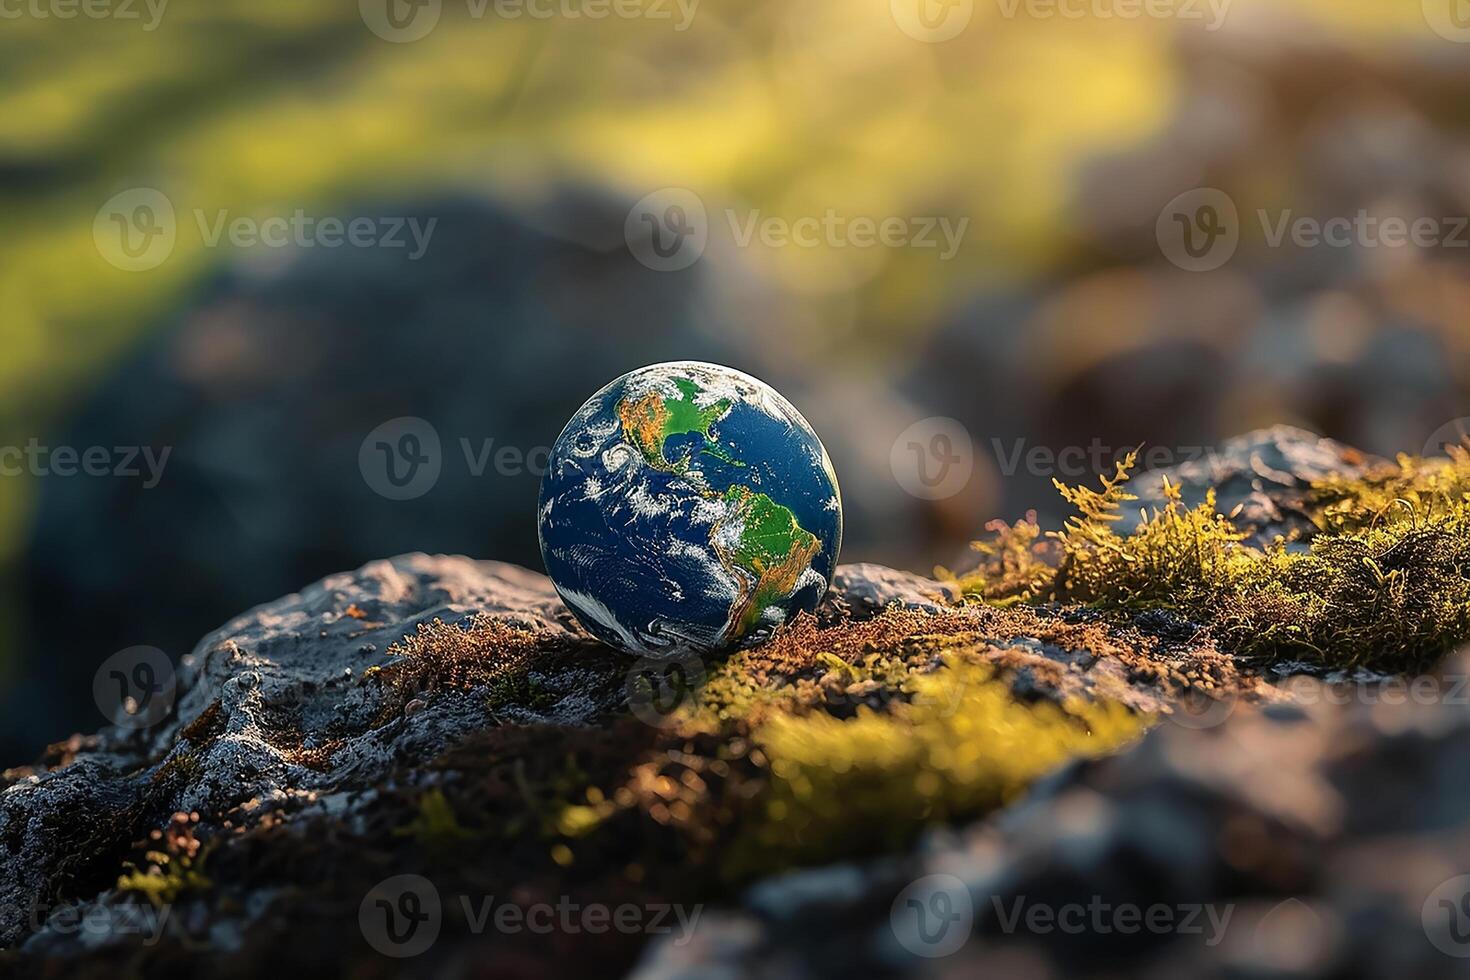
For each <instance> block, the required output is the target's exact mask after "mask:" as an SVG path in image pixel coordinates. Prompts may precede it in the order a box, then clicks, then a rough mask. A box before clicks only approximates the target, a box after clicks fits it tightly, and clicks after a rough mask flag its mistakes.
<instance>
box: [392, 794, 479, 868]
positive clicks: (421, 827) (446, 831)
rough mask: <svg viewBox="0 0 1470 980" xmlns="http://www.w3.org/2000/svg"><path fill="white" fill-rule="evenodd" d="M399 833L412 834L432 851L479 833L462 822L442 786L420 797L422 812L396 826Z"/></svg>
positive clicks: (395, 834) (419, 811)
mask: <svg viewBox="0 0 1470 980" xmlns="http://www.w3.org/2000/svg"><path fill="white" fill-rule="evenodd" d="M393 835H394V836H395V837H412V838H413V839H414V840H416V841H418V843H419V844H420V845H422V846H423V847H425V848H427V849H428V850H431V851H440V852H444V851H450V850H452V849H454V848H455V847H457V846H459V845H460V844H462V843H463V842H465V841H467V840H473V839H474V838H475V836H476V835H475V834H474V833H472V832H471V831H468V830H466V829H465V828H464V827H463V826H461V825H460V822H459V817H458V816H457V815H456V814H455V812H454V807H453V806H451V805H450V803H449V800H448V798H447V797H445V795H444V791H443V790H442V789H440V788H439V787H437V786H436V787H434V788H432V789H430V790H428V791H427V792H426V793H424V794H423V795H422V796H420V797H419V801H418V813H417V814H415V815H414V818H413V820H412V821H410V822H409V823H408V824H407V825H406V826H403V827H395V828H393Z"/></svg>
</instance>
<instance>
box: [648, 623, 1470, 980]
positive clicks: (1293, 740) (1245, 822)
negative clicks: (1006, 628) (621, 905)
mask: <svg viewBox="0 0 1470 980" xmlns="http://www.w3.org/2000/svg"><path fill="white" fill-rule="evenodd" d="M1467 677H1470V651H1467V652H1466V653H1465V654H1462V655H1460V656H1459V657H1457V658H1454V659H1452V660H1451V661H1449V662H1447V663H1446V664H1445V665H1444V668H1443V670H1442V671H1441V672H1440V673H1439V674H1438V675H1437V676H1434V677H1428V676H1426V677H1423V678H1420V679H1418V681H1417V682H1416V683H1415V684H1412V685H1405V684H1403V683H1392V682H1390V683H1384V682H1381V681H1375V682H1368V683H1344V682H1339V683H1335V684H1334V683H1324V682H1321V681H1318V680H1315V679H1306V678H1299V679H1298V680H1297V681H1295V682H1294V683H1293V684H1292V693H1293V694H1294V696H1295V699H1296V703H1295V704H1292V705H1275V706H1271V707H1269V708H1266V709H1259V708H1254V707H1250V708H1246V707H1238V708H1237V709H1236V710H1235V711H1233V712H1231V713H1229V714H1228V715H1222V716H1220V717H1218V718H1215V719H1213V721H1212V723H1210V724H1207V725H1204V726H1203V727H1199V726H1195V725H1165V726H1163V727H1161V728H1160V729H1158V730H1157V731H1156V732H1154V733H1153V734H1152V735H1150V737H1149V738H1147V739H1145V740H1144V741H1143V742H1142V743H1141V744H1140V745H1139V746H1137V747H1136V748H1135V749H1133V750H1131V751H1129V752H1126V753H1124V754H1122V755H1118V756H1114V757H1112V758H1108V759H1103V760H1099V761H1096V762H1090V763H1084V764H1081V765H1079V766H1076V767H1074V768H1072V769H1070V770H1067V771H1064V772H1063V773H1061V774H1059V776H1058V777H1056V778H1054V779H1052V780H1049V781H1048V782H1046V783H1044V784H1042V785H1041V786H1039V787H1038V789H1037V791H1036V792H1035V793H1033V794H1032V796H1031V797H1030V798H1028V799H1027V800H1026V801H1024V802H1023V803H1021V804H1019V805H1018V806H1016V807H1014V808H1013V809H1012V810H1010V811H1009V812H1007V813H1006V814H1004V815H1003V816H1001V817H1000V818H998V819H996V820H994V821H991V822H988V823H985V824H980V825H976V826H972V827H969V828H966V829H964V830H961V831H958V832H951V831H945V832H941V833H935V834H932V835H930V837H929V838H928V839H927V840H926V841H925V842H924V843H923V844H922V845H921V846H920V847H919V848H917V849H916V850H915V852H914V853H913V854H912V855H910V856H908V857H905V858H901V859H897V860H892V859H889V860H883V861H875V862H871V863H867V864H861V865H845V866H841V867H835V868H824V869H819V870H814V871H806V872H798V873H795V874H792V875H789V876H787V877H784V878H780V879H776V880H773V881H770V882H767V883H763V884H761V885H758V886H756V887H754V888H751V889H750V890H748V891H747V892H746V893H745V895H744V897H743V899H742V901H741V903H740V908H739V909H738V910H734V911H722V912H717V913H715V914H712V915H709V916H707V917H706V918H705V919H704V920H703V921H702V922H701V924H700V929H699V930H698V932H697V933H696V936H695V940H694V941H693V942H691V943H686V944H684V945H683V946H675V945H673V944H672V943H661V944H659V945H657V946H655V947H654V948H652V949H651V950H649V952H648V954H647V955H646V956H645V958H644V960H643V962H642V963H641V965H640V969H639V970H638V972H637V974H636V975H637V976H638V977H640V978H643V980H655V978H657V980H664V978H671V977H683V976H707V975H725V976H761V975H770V974H771V973H779V974H780V975H782V976H786V977H849V976H853V975H857V974H866V973H869V972H870V971H876V972H878V973H883V974H917V973H921V972H923V969H924V967H925V965H926V957H927V956H929V955H934V954H937V953H940V952H942V951H943V950H944V948H945V947H944V946H943V945H942V943H943V939H942V938H941V939H933V940H932V941H927V942H926V941H925V939H924V938H922V937H921V936H920V935H919V934H918V933H917V932H916V931H909V926H912V925H913V924H914V917H913V915H912V913H911V912H909V913H906V912H905V906H904V905H903V903H901V902H900V901H899V899H900V898H903V897H905V896H911V895H913V894H919V895H921V896H925V898H924V900H925V901H932V900H933V896H934V895H935V894H937V893H941V892H942V893H944V894H945V895H946V896H947V897H948V899H949V900H950V905H949V907H951V908H953V909H956V910H959V909H962V908H963V909H964V911H963V914H962V915H961V914H960V913H959V912H954V913H952V914H954V915H959V918H956V919H955V920H954V921H953V925H952V927H951V928H952V929H953V930H954V931H955V932H956V933H963V936H962V938H965V939H967V940H968V941H967V942H965V944H964V945H963V947H962V948H957V949H955V951H954V952H953V953H952V954H949V955H947V956H946V958H945V959H943V960H940V961H938V962H941V963H943V969H944V971H945V973H946V975H953V976H1008V977H1009V976H1015V977H1058V976H1086V977H1110V976H1119V975H1127V976H1137V977H1158V978H1164V977H1172V976H1229V977H1261V978H1265V977H1354V976H1363V977H1392V976H1415V977H1426V978H1430V977H1446V978H1448V977H1459V976H1463V975H1464V973H1463V964H1464V959H1463V957H1465V956H1467V955H1470V936H1467V935H1466V934H1465V933H1464V916H1465V912H1464V909H1465V908H1466V905H1465V903H1466V902H1467V901H1470V900H1467V898H1466V896H1467V895H1470V875H1467V868H1470V785H1467V784H1466V782H1465V780H1464V779H1463V772H1464V764H1463V758H1462V757H1463V746H1464V744H1465V741H1466V739H1470V696H1467V688H1466V683H1465V681H1466V678H1467ZM929 876H946V877H943V878H938V879H935V878H930V877H929ZM915 882H921V883H924V882H927V883H933V885H934V887H933V888H932V889H931V890H929V891H927V892H926V891H918V892H914V891H906V889H910V887H911V886H912V885H913V884H914V883H915ZM922 887H923V885H922V884H921V885H920V888H921V889H922ZM934 907H935V908H939V907H940V906H938V905H935V906H934ZM1151 908H1154V909H1158V911H1156V912H1155V913H1154V915H1155V916H1156V917H1157V918H1156V920H1155V921H1156V922H1157V923H1159V924H1160V925H1159V926H1158V927H1157V928H1150V927H1149V926H1148V925H1147V923H1148V920H1147V919H1146V918H1145V916H1146V915H1147V914H1148V910H1149V909H1151ZM1035 910H1040V911H1039V912H1038V911H1035ZM931 924H932V923H931ZM1099 924H1100V925H1099ZM938 931H939V930H937V929H936V930H935V931H934V932H933V933H931V936H933V935H935V934H937V933H938Z"/></svg>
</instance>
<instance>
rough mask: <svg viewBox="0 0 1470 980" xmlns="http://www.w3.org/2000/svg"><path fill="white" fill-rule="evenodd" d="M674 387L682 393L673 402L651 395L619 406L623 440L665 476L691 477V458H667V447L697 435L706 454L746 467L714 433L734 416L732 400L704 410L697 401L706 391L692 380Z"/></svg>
mask: <svg viewBox="0 0 1470 980" xmlns="http://www.w3.org/2000/svg"><path fill="white" fill-rule="evenodd" d="M674 386H675V387H676V388H678V389H679V394H678V396H677V397H674V398H669V397H665V396H664V395H660V394H659V393H658V392H656V391H651V392H649V393H648V394H646V395H644V396H643V397H642V398H639V399H637V400H635V401H628V400H627V399H623V400H622V401H620V402H618V408H617V412H618V419H619V421H621V422H622V424H623V437H624V438H625V439H627V440H628V441H629V442H631V443H632V444H633V445H634V446H636V447H637V448H638V451H639V452H640V453H642V454H643V458H644V459H646V460H647V461H648V465H649V466H652V467H653V468H654V469H657V470H662V471H663V472H665V473H677V474H679V475H680V476H687V475H688V473H689V454H688V453H685V454H684V455H683V456H682V457H680V458H679V459H677V460H671V459H669V458H668V457H667V456H665V455H664V443H665V442H667V441H668V439H669V438H670V437H671V436H679V435H686V434H688V433H692V432H697V433H698V434H699V435H701V436H703V437H704V448H703V449H702V450H701V451H702V452H706V453H709V454H710V455H711V456H714V457H715V458H716V459H720V460H723V461H725V462H726V463H729V464H731V465H732V466H744V465H745V464H744V463H741V462H740V461H739V460H737V459H735V458H734V457H732V456H731V455H730V454H729V453H727V452H726V451H725V450H724V449H722V448H721V447H720V445H719V443H718V442H716V440H715V436H714V434H713V433H712V432H711V429H712V427H713V426H714V424H715V423H716V422H718V421H719V420H720V419H722V418H724V417H725V416H726V415H728V414H729V413H730V408H731V402H730V400H729V399H728V398H721V399H720V400H719V401H717V402H715V403H713V404H711V405H704V406H701V405H700V404H699V403H698V402H696V401H695V397H696V396H697V395H699V394H700V392H702V391H703V390H704V389H702V388H700V387H699V385H697V384H695V383H694V382H693V381H691V380H690V379H688V378H675V379H674Z"/></svg>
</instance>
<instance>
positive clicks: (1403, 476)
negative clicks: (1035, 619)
mask: <svg viewBox="0 0 1470 980" xmlns="http://www.w3.org/2000/svg"><path fill="white" fill-rule="evenodd" d="M1134 463H1135V458H1134V456H1133V455H1131V454H1130V455H1129V456H1128V458H1126V459H1125V460H1124V461H1122V462H1121V463H1119V464H1118V467H1117V470H1116V472H1115V473H1114V474H1113V475H1112V476H1109V477H1105V478H1104V479H1103V480H1102V483H1101V487H1100V489H1097V490H1093V489H1091V488H1087V487H1067V486H1064V485H1062V484H1060V483H1059V484H1058V485H1057V486H1058V489H1059V491H1060V492H1061V494H1062V496H1063V497H1064V498H1065V499H1066V500H1067V501H1068V502H1069V503H1070V504H1072V505H1073V507H1074V508H1076V510H1077V514H1076V515H1075V516H1074V517H1072V518H1071V519H1069V520H1068V521H1067V523H1066V526H1065V527H1064V528H1063V529H1062V530H1061V531H1056V532H1051V533H1050V535H1049V538H1050V543H1051V544H1052V546H1053V551H1052V553H1051V555H1050V558H1051V560H1050V561H1047V560H1044V559H1043V558H1042V557H1040V556H1038V554H1037V550H1038V549H1036V548H1035V547H1034V545H1035V542H1036V538H1037V535H1036V534H1035V532H1034V530H1032V529H1031V528H1029V527H1026V526H1024V525H1017V526H1016V527H1014V528H1000V529H998V533H997V535H996V537H995V539H994V540H992V541H989V542H986V543H984V544H982V545H981V550H982V551H983V552H984V553H985V554H987V555H988V556H989V557H990V558H991V561H989V562H987V563H986V564H983V565H982V566H981V568H980V569H979V570H977V572H975V573H974V574H972V575H970V576H967V577H966V578H964V579H962V580H960V582H961V585H962V587H963V589H964V592H965V593H966V594H967V595H969V596H972V597H975V598H977V599H980V600H982V601H985V602H988V603H992V604H1005V603H1014V602H1037V601H1056V602H1067V603H1079V604H1085V605H1088V606H1091V607H1093V608H1095V609H1099V610H1103V611H1105V612H1106V611H1113V612H1117V613H1119V614H1123V615H1126V614H1128V613H1129V612H1130V611H1136V610H1138V609H1146V608H1160V607H1163V608H1169V609H1172V610H1174V611H1176V612H1177V613H1178V614H1180V615H1181V616H1184V617H1186V618H1187V619H1189V620H1191V621H1194V622H1197V623H1199V624H1202V625H1203V626H1205V627H1206V628H1207V629H1208V630H1209V633H1210V635H1212V636H1213V637H1214V638H1215V639H1216V640H1218V642H1219V643H1220V645H1221V647H1222V648H1223V649H1226V650H1228V651H1230V652H1232V653H1235V654H1238V655H1243V656H1248V657H1255V658H1261V659H1264V660H1268V661H1274V660H1285V659H1293V660H1295V659H1301V658H1304V657H1309V658H1313V659H1316V660H1318V661H1319V662H1321V663H1323V664H1324V665H1329V666H1356V665H1373V666H1377V667H1381V668H1386V669H1395V670H1397V669H1407V668H1410V667H1414V666H1417V665H1420V664H1423V663H1425V662H1427V661H1430V660H1432V659H1433V658H1434V657H1436V656H1437V655H1439V654H1441V653H1443V652H1444V651H1446V650H1448V649H1449V648H1451V647H1452V646H1454V645H1456V644H1458V643H1461V642H1463V641H1465V640H1466V639H1467V638H1470V454H1467V453H1466V452H1464V451H1463V450H1456V449H1453V448H1452V449H1451V457H1450V458H1448V459H1442V460H1415V459H1410V458H1408V457H1403V458H1401V459H1400V461H1399V465H1398V467H1397V469H1394V470H1391V471H1388V472H1383V473H1377V474H1373V475H1372V476H1370V477H1368V478H1365V479H1360V480H1355V481H1350V480H1343V479H1334V480H1329V481H1325V482H1323V483H1322V484H1320V485H1318V486H1317V487H1315V488H1314V490H1313V492H1312V494H1311V497H1310V501H1311V506H1312V507H1313V509H1314V518H1315V519H1316V521H1317V523H1318V525H1319V527H1320V528H1321V532H1320V533H1319V534H1317V535H1316V536H1315V537H1314V538H1313V539H1312V541H1311V547H1310V550H1306V551H1302V550H1289V549H1288V548H1287V547H1286V542H1284V541H1279V540H1278V541H1277V542H1276V543H1275V544H1274V545H1273V546H1271V547H1269V548H1266V549H1265V550H1261V549H1256V548H1251V547H1247V546H1246V545H1245V544H1243V540H1244V536H1243V535H1242V534H1241V533H1240V532H1238V531H1237V530H1236V529H1235V527H1234V525H1233V524H1232V523H1231V521H1230V519H1229V517H1227V516H1226V515H1222V514H1220V513H1218V511H1217V510H1216V506H1215V498H1214V495H1213V493H1211V494H1209V495H1208V496H1207V498H1206V500H1205V501H1204V502H1203V503H1202V504H1200V505H1199V506H1198V507H1194V508H1189V507H1186V506H1185V505H1184V503H1183V501H1182V499H1181V496H1180V493H1179V490H1178V488H1177V487H1174V486H1172V485H1171V484H1169V482H1168V480H1167V478H1166V479H1165V480H1164V498H1165V503H1164V506H1163V507H1162V508H1160V509H1158V510H1155V511H1153V512H1151V513H1147V514H1145V515H1144V519H1143V520H1142V521H1141V523H1140V524H1139V525H1138V527H1137V528H1136V529H1135V530H1134V531H1133V532H1132V533H1131V534H1127V535H1122V534H1118V533H1117V532H1116V531H1115V530H1114V528H1113V523H1114V522H1116V521H1117V520H1118V518H1119V517H1120V515H1121V510H1122V507H1123V506H1125V505H1126V504H1127V503H1128V502H1129V501H1132V500H1134V499H1136V498H1135V497H1134V496H1133V495H1132V494H1130V493H1128V491H1127V485H1128V479H1129V473H1130V470H1131V469H1132V467H1133V465H1134Z"/></svg>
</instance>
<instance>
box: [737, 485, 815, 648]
mask: <svg viewBox="0 0 1470 980" xmlns="http://www.w3.org/2000/svg"><path fill="white" fill-rule="evenodd" d="M724 499H725V503H727V504H729V505H730V511H729V513H728V515H727V516H726V517H725V518H724V519H722V520H721V522H720V523H719V524H717V525H716V526H715V528H714V533H713V534H712V535H711V540H712V542H713V544H714V548H715V552H716V553H717V554H718V555H719V556H720V562H721V563H722V564H723V565H724V566H725V567H726V568H727V569H729V570H730V572H731V573H732V574H734V575H735V577H736V578H738V579H740V580H741V581H742V582H744V583H745V584H746V588H745V591H744V593H743V594H742V596H741V597H740V598H738V599H736V600H735V603H734V604H733V605H732V606H731V607H730V619H729V622H728V623H727V624H726V627H725V635H726V636H727V637H729V638H730V639H732V640H734V639H739V638H740V637H742V636H744V635H745V634H746V633H748V632H749V631H750V628H751V627H752V626H754V625H755V624H756V623H757V622H759V621H760V618H761V613H763V612H765V609H766V606H767V605H768V604H769V603H771V602H772V601H775V600H777V599H781V598H784V597H785V596H788V595H790V594H791V593H792V592H793V591H794V590H795V589H796V583H797V581H798V580H799V579H800V578H801V575H802V573H803V572H805V571H806V570H807V568H808V567H809V566H810V565H811V563H812V559H813V558H815V557H816V556H817V553H818V552H820V551H821V550H822V545H821V542H819V541H818V540H817V537H816V535H814V534H812V533H811V532H810V531H808V530H806V529H805V528H803V527H802V526H801V524H800V523H798V522H797V520H796V515H795V514H793V513H792V512H791V510H790V509H789V508H787V507H783V506H782V505H781V504H778V503H776V502H775V501H774V500H772V499H771V498H770V497H768V496H766V495H765V494H763V493H755V492H754V491H752V490H751V489H749V488H748V487H743V486H739V485H736V486H733V487H730V489H728V490H726V491H725V498H724ZM734 522H739V526H740V533H739V536H738V537H737V538H736V540H735V542H734V543H733V544H729V543H725V542H723V541H722V539H723V538H724V537H725V535H724V534H722V533H721V532H722V531H723V530H724V529H725V528H726V527H727V526H729V525H730V524H732V523H734Z"/></svg>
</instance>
